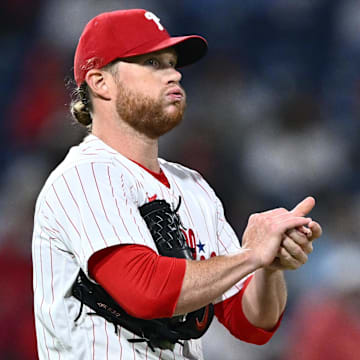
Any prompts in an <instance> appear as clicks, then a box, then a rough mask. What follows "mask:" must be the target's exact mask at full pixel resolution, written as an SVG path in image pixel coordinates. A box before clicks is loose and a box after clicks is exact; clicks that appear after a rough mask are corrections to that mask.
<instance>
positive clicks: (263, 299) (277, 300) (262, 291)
mask: <svg viewBox="0 0 360 360" xmlns="http://www.w3.org/2000/svg"><path fill="white" fill-rule="evenodd" d="M286 299H287V290H286V283H285V279H284V274H283V271H281V270H268V269H265V268H263V269H259V270H257V271H256V272H255V275H254V278H253V279H252V280H251V281H250V283H249V285H248V287H247V288H246V291H245V293H244V296H243V300H242V306H243V311H244V314H245V316H246V317H247V319H248V320H249V322H250V323H252V324H253V325H254V326H256V327H260V328H263V329H268V330H269V329H272V328H273V327H274V326H275V325H276V324H277V322H278V320H279V318H280V316H281V314H282V313H283V312H284V309H285V305H286Z"/></svg>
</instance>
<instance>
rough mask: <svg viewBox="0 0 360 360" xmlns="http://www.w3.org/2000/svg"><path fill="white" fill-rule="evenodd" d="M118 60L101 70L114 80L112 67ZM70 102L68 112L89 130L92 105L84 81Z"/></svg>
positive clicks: (75, 90) (113, 68)
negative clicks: (110, 75) (109, 74)
mask: <svg viewBox="0 0 360 360" xmlns="http://www.w3.org/2000/svg"><path fill="white" fill-rule="evenodd" d="M118 61H119V60H118V59H116V60H114V61H112V62H111V63H109V64H108V65H106V66H104V67H103V68H102V70H105V71H108V72H110V73H111V74H112V75H113V76H114V78H115V79H116V74H117V71H116V67H115V66H114V65H115V64H116V63H117V62H118ZM71 95H72V101H71V104H70V112H71V115H72V117H73V119H74V120H75V121H77V122H78V123H80V124H81V125H83V126H86V127H87V128H88V129H91V125H92V115H91V113H92V110H93V105H92V102H91V96H90V89H89V86H88V85H87V83H86V82H85V81H84V82H83V83H82V84H81V85H80V86H79V87H77V88H76V89H74V90H73V91H72V94H71Z"/></svg>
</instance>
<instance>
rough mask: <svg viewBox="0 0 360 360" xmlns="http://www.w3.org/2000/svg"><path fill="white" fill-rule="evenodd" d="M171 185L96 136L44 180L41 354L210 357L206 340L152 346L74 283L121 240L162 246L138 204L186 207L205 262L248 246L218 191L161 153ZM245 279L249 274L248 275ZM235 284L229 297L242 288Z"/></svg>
mask: <svg viewBox="0 0 360 360" xmlns="http://www.w3.org/2000/svg"><path fill="white" fill-rule="evenodd" d="M159 161H160V167H161V169H162V170H163V172H164V174H165V176H166V177H167V179H168V181H169V183H170V188H168V187H167V186H165V185H163V184H162V183H161V182H160V181H159V180H157V179H156V178H155V177H154V176H152V175H151V174H150V173H149V172H148V171H146V170H145V169H143V168H142V167H140V166H139V165H137V164H136V163H134V162H132V161H131V160H129V159H127V158H125V157H124V156H122V155H121V154H119V153H118V152H116V151H115V150H114V149H112V148H110V147H109V146H107V145H106V144H105V143H103V142H102V141H101V140H99V139H98V138H97V137H95V136H94V135H89V136H87V137H86V138H85V139H84V141H83V142H82V143H81V144H80V145H79V146H75V147H73V148H72V149H71V150H70V151H69V153H68V155H67V157H66V158H65V159H64V161H63V162H62V163H61V164H60V165H59V166H58V167H57V168H56V169H55V170H54V171H53V173H52V174H51V175H50V177H49V178H48V180H47V182H46V184H45V185H44V187H43V189H42V191H41V193H40V195H39V197H38V200H37V203H36V210H35V221H34V233H33V244H32V256H33V268H34V279H33V286H34V299H35V300H34V308H35V320H36V333H37V342H38V351H39V357H40V359H41V360H45V359H50V360H53V359H56V360H115V359H116V360H127V359H132V360H142V359H149V360H151V359H157V360H159V359H169V360H170V359H171V360H180V359H203V355H202V348H201V340H191V341H187V342H186V343H185V346H184V347H182V346H180V345H176V347H175V349H174V351H173V352H171V351H170V350H163V351H160V350H157V351H156V352H152V351H151V350H150V349H149V348H148V346H147V344H146V343H136V344H133V343H129V342H128V341H127V339H130V338H136V336H135V335H134V334H132V333H130V332H128V331H127V330H126V329H124V328H121V329H120V331H119V332H118V335H116V334H115V332H114V327H113V325H112V324H109V323H108V322H106V321H105V320H104V319H103V318H101V317H98V316H95V317H94V316H89V315H87V314H86V313H87V311H83V312H82V315H81V317H80V319H79V320H78V321H77V322H76V323H75V322H74V319H75V318H76V316H77V315H78V313H79V308H80V303H79V301H78V300H76V299H75V298H74V297H72V296H71V292H70V290H71V287H72V284H73V282H74V280H75V278H76V276H77V274H78V272H79V269H80V268H82V269H83V270H84V271H85V273H87V262H88V259H89V258H90V256H91V255H92V254H94V253H95V252H96V251H98V250H101V249H103V248H105V247H108V246H112V245H117V244H141V245H146V246H148V247H150V248H152V249H153V250H155V251H156V247H155V244H154V242H153V240H152V238H151V235H150V232H149V231H148V229H147V226H146V224H145V222H144V221H143V219H142V217H141V216H140V213H139V212H138V210H137V208H138V207H139V206H141V205H143V204H144V203H145V202H148V201H149V200H151V199H155V198H156V199H165V200H166V201H168V202H170V203H173V204H175V205H176V204H177V203H178V201H179V196H181V198H182V205H181V207H180V209H179V215H180V217H181V220H182V223H183V225H184V227H185V228H186V235H187V239H188V241H189V243H190V244H191V245H192V246H195V247H196V250H197V254H196V256H197V260H201V259H207V258H209V257H210V256H214V255H219V254H228V253H233V252H236V251H241V248H240V246H239V241H238V239H237V237H236V235H235V233H234V232H233V230H232V229H231V227H230V226H229V224H228V223H227V222H226V220H225V218H224V212H223V208H222V205H221V203H220V201H219V200H218V198H217V197H216V195H215V193H214V191H213V190H212V189H211V188H210V186H209V185H208V184H207V183H206V182H205V181H204V179H203V178H202V177H201V176H200V175H199V174H198V173H197V172H195V171H193V170H190V169H187V168H185V167H183V166H181V165H179V164H174V163H170V162H167V161H165V160H162V159H159ZM244 280H245V279H243V281H244ZM243 281H242V282H239V283H238V284H237V285H236V286H234V287H233V288H231V289H229V290H228V291H227V292H226V293H225V294H224V295H223V297H222V298H221V299H218V301H221V300H223V299H226V298H228V297H230V296H232V295H233V294H235V293H236V292H238V291H239V289H240V288H241V287H242V284H243Z"/></svg>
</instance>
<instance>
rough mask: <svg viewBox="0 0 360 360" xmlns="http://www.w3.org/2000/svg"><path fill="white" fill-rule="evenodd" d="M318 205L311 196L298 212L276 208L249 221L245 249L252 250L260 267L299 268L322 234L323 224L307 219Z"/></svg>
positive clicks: (254, 216)
mask: <svg viewBox="0 0 360 360" xmlns="http://www.w3.org/2000/svg"><path fill="white" fill-rule="evenodd" d="M314 206H315V199H314V198H313V197H307V198H305V199H304V200H303V201H301V202H300V203H299V204H298V205H296V206H295V208H294V209H292V210H291V211H288V210H286V209H284V208H278V209H273V210H269V211H265V212H262V213H258V214H253V215H251V216H250V218H249V222H248V225H247V227H246V229H245V232H244V235H243V241H242V245H243V248H244V249H247V250H251V252H252V257H253V260H254V262H255V264H256V266H257V267H264V268H268V269H279V270H293V269H298V268H299V267H301V266H302V265H303V264H305V263H306V262H307V260H308V255H309V254H310V253H311V252H312V251H313V240H315V239H317V238H318V237H320V236H321V234H322V229H321V226H320V224H318V223H317V222H316V221H313V220H312V219H311V218H309V217H305V216H306V215H307V214H309V213H310V211H311V210H312V209H313V208H314Z"/></svg>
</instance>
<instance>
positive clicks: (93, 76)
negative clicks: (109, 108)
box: [85, 69, 113, 100]
mask: <svg viewBox="0 0 360 360" xmlns="http://www.w3.org/2000/svg"><path fill="white" fill-rule="evenodd" d="M85 81H86V83H87V84H88V86H89V88H90V89H91V92H92V93H93V95H94V96H97V97H99V98H102V99H104V100H111V98H112V92H111V89H112V85H113V84H112V82H113V79H112V76H111V75H110V74H109V73H108V72H106V71H102V70H101V69H91V70H89V71H88V72H87V74H86V76H85Z"/></svg>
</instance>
